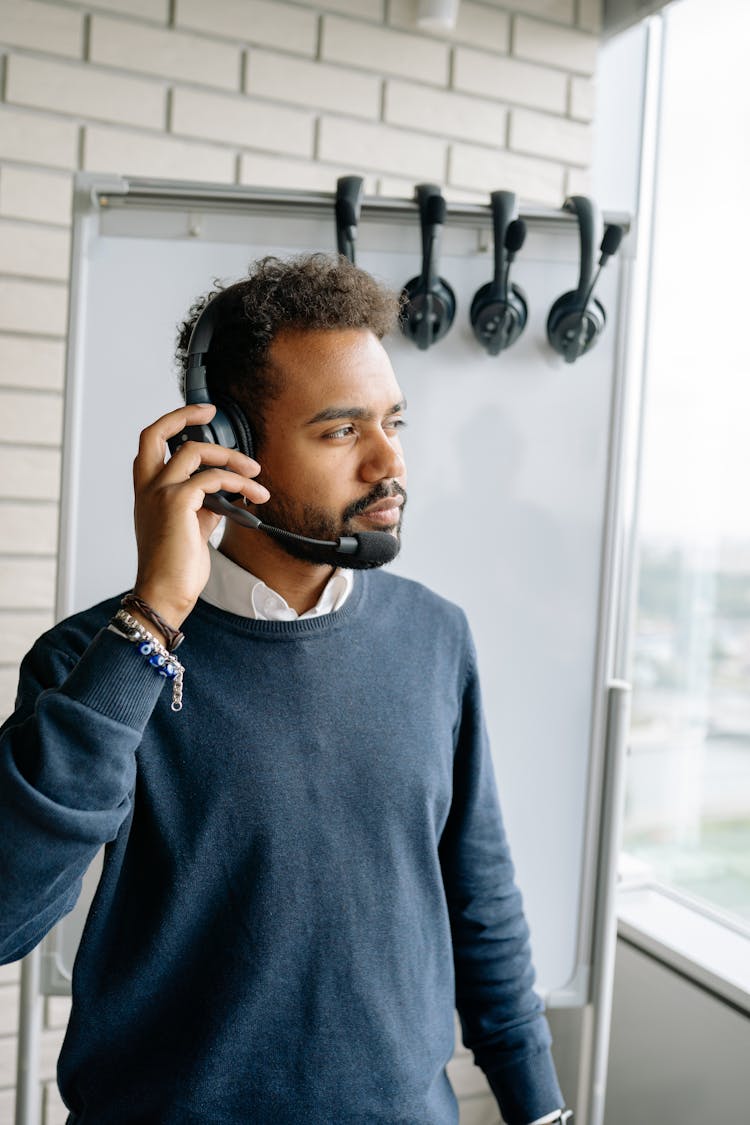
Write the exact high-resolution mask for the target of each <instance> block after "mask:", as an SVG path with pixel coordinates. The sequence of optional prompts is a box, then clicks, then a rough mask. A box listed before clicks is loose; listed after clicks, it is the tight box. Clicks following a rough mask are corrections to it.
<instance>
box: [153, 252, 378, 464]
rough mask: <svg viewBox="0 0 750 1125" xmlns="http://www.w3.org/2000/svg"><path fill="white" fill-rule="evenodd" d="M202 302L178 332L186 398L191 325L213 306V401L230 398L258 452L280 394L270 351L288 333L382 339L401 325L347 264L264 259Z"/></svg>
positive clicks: (310, 258)
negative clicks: (342, 331) (356, 332)
mask: <svg viewBox="0 0 750 1125" xmlns="http://www.w3.org/2000/svg"><path fill="white" fill-rule="evenodd" d="M215 285H216V288H215V289H213V290H211V292H210V293H206V294H205V295H204V296H202V297H198V298H197V299H196V301H195V302H194V303H193V304H192V306H191V308H190V311H189V312H188V315H187V318H186V319H185V320H184V321H183V323H182V324H181V326H180V328H179V332H178V337H177V349H176V352H175V357H176V359H177V363H178V367H179V371H180V390H181V392H182V394H183V396H184V393H185V377H186V371H187V351H188V345H189V343H190V334H191V332H192V330H193V326H194V324H195V322H196V320H197V319H198V315H199V314H200V313H201V312H202V310H203V309H204V308H205V306H206V305H207V304H208V302H209V301H210V300H213V299H214V298H218V299H219V300H220V303H221V308H220V311H221V316H220V318H219V321H218V324H217V326H216V328H215V330H214V333H213V336H212V338H211V344H210V347H209V350H208V356H207V359H208V363H207V371H208V386H209V393H210V394H211V396H212V398H213V397H214V396H216V397H218V398H226V397H231V398H232V399H233V400H234V402H236V403H237V405H238V406H240V407H241V409H242V411H243V413H244V414H245V415H246V417H247V419H248V421H249V422H250V424H251V426H252V430H253V434H254V438H255V444H256V448H257V447H259V446H260V445H262V443H263V440H264V437H265V406H266V404H267V403H268V402H269V401H270V400H271V399H273V398H274V397H275V396H276V395H278V394H279V393H280V391H281V382H280V378H281V377H280V373H279V372H278V370H277V369H275V368H274V366H273V363H272V362H271V359H270V355H269V350H270V347H271V344H272V342H273V340H274V337H275V336H276V335H277V334H278V333H279V332H281V331H282V330H284V329H321V328H323V329H328V328H331V329H335V328H369V329H370V330H371V331H372V332H374V334H375V335H376V336H377V337H378V339H379V340H382V338H383V337H384V336H385V335H387V333H388V332H391V331H393V330H394V328H395V327H396V325H397V324H398V317H399V313H400V298H399V295H398V293H396V292H394V291H391V290H390V289H387V288H386V287H385V286H384V285H381V284H380V282H378V281H376V280H375V278H373V277H372V276H371V275H370V274H368V273H366V272H365V271H364V270H362V269H359V268H358V267H357V266H354V265H352V263H351V262H349V261H348V259H347V258H345V257H343V256H342V255H339V256H337V257H332V256H331V255H329V254H323V253H317V254H304V255H298V256H296V257H294V258H290V259H288V260H283V259H281V258H275V257H267V258H262V259H261V260H260V261H258V262H256V263H255V264H254V266H252V267H251V270H250V273H249V275H248V277H247V278H244V279H243V280H242V281H237V282H235V283H234V284H233V285H229V286H226V287H224V286H221V285H219V283H218V282H215Z"/></svg>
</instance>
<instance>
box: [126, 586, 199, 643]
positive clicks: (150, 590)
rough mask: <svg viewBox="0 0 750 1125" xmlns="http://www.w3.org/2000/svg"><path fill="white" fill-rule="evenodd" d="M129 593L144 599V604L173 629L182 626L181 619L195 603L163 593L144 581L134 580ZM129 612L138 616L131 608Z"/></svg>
mask: <svg viewBox="0 0 750 1125" xmlns="http://www.w3.org/2000/svg"><path fill="white" fill-rule="evenodd" d="M131 593H133V594H135V596H136V597H137V598H140V599H141V600H142V601H144V602H145V603H146V605H148V606H150V607H151V608H152V609H155V610H156V612H157V613H158V614H159V615H160V616H161V617H163V618H164V620H165V622H166V623H167V624H168V625H169V626H170V627H171V628H172V629H175V630H177V629H179V628H180V627H181V626H182V623H183V621H184V620H185V618H186V617H188V616H189V615H190V613H191V612H192V609H193V606H194V605H195V602H194V601H193V602H190V601H181V600H176V599H175V598H174V596H170V595H168V594H165V593H163V592H162V591H160V590H159V589H158V588H157V587H155V586H153V585H149V584H148V583H145V582H136V584H135V586H134V587H133V589H132V591H131ZM136 608H137V607H136ZM130 612H131V613H132V614H133V616H134V617H136V616H138V614H137V613H135V612H134V610H133V609H132V608H131V610H130ZM162 632H163V630H162Z"/></svg>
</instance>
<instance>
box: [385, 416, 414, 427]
mask: <svg viewBox="0 0 750 1125" xmlns="http://www.w3.org/2000/svg"><path fill="white" fill-rule="evenodd" d="M407 425H408V422H407V421H406V418H402V417H400V416H399V417H398V418H389V419H388V421H387V422H386V423H385V428H386V429H387V430H404V429H406V427H407Z"/></svg>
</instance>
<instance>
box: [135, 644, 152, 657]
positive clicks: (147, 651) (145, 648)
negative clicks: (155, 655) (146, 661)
mask: <svg viewBox="0 0 750 1125" xmlns="http://www.w3.org/2000/svg"><path fill="white" fill-rule="evenodd" d="M138 651H139V652H140V653H142V654H143V655H144V656H150V655H151V653H152V652H153V651H154V646H153V645H152V644H151V643H150V641H144V642H143V644H142V645H138Z"/></svg>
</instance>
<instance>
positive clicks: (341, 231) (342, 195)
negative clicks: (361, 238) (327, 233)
mask: <svg viewBox="0 0 750 1125" xmlns="http://www.w3.org/2000/svg"><path fill="white" fill-rule="evenodd" d="M363 187H364V180H363V179H362V177H361V176H339V178H338V180H337V181H336V245H337V247H338V251H339V254H343V255H344V257H345V258H348V259H349V261H350V262H351V263H352V265H354V244H355V242H356V241H357V225H358V223H359V213H360V210H361V209H362V190H363Z"/></svg>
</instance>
